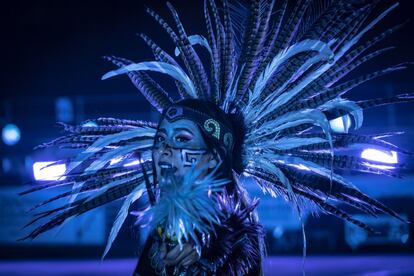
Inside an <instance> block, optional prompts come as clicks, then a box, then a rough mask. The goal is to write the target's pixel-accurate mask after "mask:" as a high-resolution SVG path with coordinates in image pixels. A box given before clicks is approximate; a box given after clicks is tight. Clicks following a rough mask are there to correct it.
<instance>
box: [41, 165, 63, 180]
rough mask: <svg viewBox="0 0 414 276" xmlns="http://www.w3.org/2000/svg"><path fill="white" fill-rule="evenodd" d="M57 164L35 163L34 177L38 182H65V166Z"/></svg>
mask: <svg viewBox="0 0 414 276" xmlns="http://www.w3.org/2000/svg"><path fill="white" fill-rule="evenodd" d="M53 163H56V162H53V161H52V162H35V163H34V164H33V175H34V178H35V179H36V180H41V181H42V180H45V181H47V180H64V179H65V178H66V177H65V176H63V175H64V174H65V171H66V165H65V164H55V165H52V164H53Z"/></svg>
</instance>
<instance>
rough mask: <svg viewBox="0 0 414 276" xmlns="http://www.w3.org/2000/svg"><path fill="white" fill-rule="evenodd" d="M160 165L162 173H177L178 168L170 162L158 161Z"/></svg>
mask: <svg viewBox="0 0 414 276" xmlns="http://www.w3.org/2000/svg"><path fill="white" fill-rule="evenodd" d="M158 167H159V168H160V172H161V175H166V173H175V172H176V171H177V168H176V167H174V166H173V165H172V164H170V163H168V162H158Z"/></svg>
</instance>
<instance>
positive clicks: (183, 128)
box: [174, 127, 194, 135]
mask: <svg viewBox="0 0 414 276" xmlns="http://www.w3.org/2000/svg"><path fill="white" fill-rule="evenodd" d="M174 130H175V131H182V130H184V131H187V132H189V133H191V134H192V135H194V134H193V132H192V131H191V130H190V129H188V128H186V127H177V128H174Z"/></svg>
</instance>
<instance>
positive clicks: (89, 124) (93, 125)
mask: <svg viewBox="0 0 414 276" xmlns="http://www.w3.org/2000/svg"><path fill="white" fill-rule="evenodd" d="M82 126H83V127H97V126H98V124H97V123H95V122H92V121H90V122H87V123H84V124H83V125H82Z"/></svg>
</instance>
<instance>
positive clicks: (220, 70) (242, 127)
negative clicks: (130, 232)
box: [26, 0, 414, 275]
mask: <svg viewBox="0 0 414 276" xmlns="http://www.w3.org/2000/svg"><path fill="white" fill-rule="evenodd" d="M249 3H250V4H251V5H250V6H248V5H244V4H243V2H237V4H232V5H229V3H227V1H226V0H224V1H223V7H222V9H218V8H217V6H216V4H215V1H213V0H209V1H205V5H204V14H205V19H206V29H207V33H206V37H204V36H201V35H191V36H188V35H187V32H186V30H185V29H184V27H183V24H182V23H181V21H180V19H179V16H178V14H177V12H176V11H175V9H174V8H173V7H172V6H171V5H170V4H167V5H168V8H169V10H170V12H171V15H172V19H173V20H174V22H175V24H174V27H175V28H172V27H171V26H170V25H169V24H168V23H167V22H166V21H165V20H164V19H163V18H161V17H160V16H159V15H158V14H156V13H155V12H153V11H152V10H149V9H148V10H147V11H148V13H149V15H150V16H151V17H153V18H154V19H155V21H156V22H158V23H159V24H160V26H161V27H162V28H163V29H164V30H165V31H166V34H167V35H168V37H169V38H171V41H172V42H173V43H174V45H175V47H176V49H175V54H176V55H177V56H179V57H180V58H181V59H182V65H181V64H179V63H178V62H177V61H176V60H175V59H174V58H173V57H172V56H170V55H169V54H168V53H167V52H166V51H164V50H163V49H161V48H160V47H159V46H158V45H157V44H155V43H154V42H153V41H152V40H151V39H149V38H148V37H147V36H146V35H144V34H142V35H141V37H142V38H143V40H144V41H145V42H146V43H147V44H148V45H149V46H150V48H151V49H152V51H153V53H154V56H155V59H156V60H155V61H150V62H140V63H134V62H132V61H129V60H126V59H123V58H117V57H109V58H108V59H109V60H110V61H112V62H113V63H114V64H115V65H117V66H119V67H120V68H119V69H118V70H114V71H111V72H109V73H107V74H105V75H104V76H103V79H107V78H110V77H113V76H117V75H120V74H127V75H128V76H129V78H130V79H131V80H132V82H133V83H134V85H135V86H136V87H137V88H138V89H139V90H140V91H141V92H142V94H143V95H144V96H145V97H146V99H147V100H148V101H149V102H150V103H151V104H152V106H153V107H155V108H156V109H157V110H158V111H159V112H160V113H161V114H162V117H161V121H160V123H159V124H154V123H149V122H143V121H134V120H120V119H112V118H100V119H97V120H93V122H94V123H95V124H96V125H97V126H96V127H89V126H85V125H80V126H68V125H64V127H65V129H66V130H67V131H69V132H70V134H69V135H67V136H64V137H61V138H58V139H56V140H54V141H52V142H51V143H48V144H45V145H44V146H50V145H55V146H60V147H62V146H63V147H74V148H81V149H82V152H81V153H80V154H79V155H78V156H77V157H76V158H74V159H71V160H68V163H69V164H68V169H67V172H66V179H64V180H61V181H57V182H53V183H50V184H46V185H44V186H43V187H40V188H36V189H32V190H31V191H34V190H39V189H42V188H49V187H54V186H62V185H68V186H69V187H72V188H71V189H70V190H69V191H68V192H66V193H63V194H62V195H60V196H58V197H55V198H53V199H51V200H48V201H46V202H44V203H43V204H47V203H48V202H50V201H53V200H55V199H57V198H61V197H68V198H69V202H68V203H67V204H65V205H63V206H62V207H60V208H55V209H52V210H49V211H45V212H42V213H39V214H37V216H36V218H35V219H34V220H33V221H37V220H40V219H42V218H45V217H50V216H52V217H51V218H50V219H49V220H48V221H47V222H46V223H44V224H43V225H42V226H40V227H38V228H36V229H35V230H34V231H32V232H31V233H30V234H29V235H28V236H27V237H26V238H35V237H36V236H37V235H39V234H41V233H43V232H45V231H47V230H49V229H51V228H53V227H55V226H57V225H60V224H62V223H63V222H64V221H65V220H67V219H68V218H71V217H74V216H77V215H80V214H82V213H84V212H87V211H89V210H91V209H94V208H96V207H99V206H101V205H103V204H106V203H108V202H111V201H113V200H117V199H120V198H122V199H124V201H123V206H122V207H121V209H120V211H119V214H118V216H117V219H116V221H115V222H114V225H113V227H112V229H111V233H110V235H109V238H108V243H107V247H106V249H105V252H104V255H106V254H107V252H108V250H109V248H110V246H111V244H112V242H113V241H114V239H115V237H116V235H117V233H118V231H119V229H120V227H121V226H122V224H123V222H124V220H125V218H126V216H127V215H128V212H129V208H130V206H131V204H132V203H134V202H135V201H137V200H138V199H142V198H144V197H143V195H148V202H149V203H148V207H147V208H145V209H144V210H138V211H136V212H134V214H135V215H136V216H137V224H138V225H140V226H142V227H144V226H147V227H150V228H151V229H152V230H153V233H152V234H151V236H150V238H149V239H148V242H147V243H146V246H145V248H144V252H143V254H142V255H141V258H140V262H139V263H138V266H137V269H136V273H138V274H143V275H147V274H161V275H162V274H164V275H165V274H168V275H174V274H180V273H188V274H189V275H196V274H203V273H204V274H207V275H211V274H213V275H214V274H218V275H222V274H226V275H227V274H229V275H240V274H251V275H254V274H259V273H261V261H262V257H263V252H264V247H263V242H262V237H263V234H262V228H261V226H260V225H259V224H258V222H257V220H256V218H255V215H254V208H255V206H256V205H257V202H256V201H254V202H250V201H249V200H248V199H247V196H246V194H245V192H244V186H243V184H242V183H241V182H240V181H239V180H240V179H241V176H243V177H250V178H251V179H252V180H254V182H255V183H257V185H259V186H260V188H261V189H262V190H263V192H268V193H270V194H271V195H272V196H274V197H276V196H282V197H284V198H285V199H286V200H287V201H289V202H290V203H291V204H292V206H293V208H294V209H295V210H297V212H298V215H299V217H300V216H301V213H302V211H303V210H304V209H305V210H308V208H309V209H310V210H315V208H316V209H319V210H320V211H322V212H325V213H329V214H332V215H335V216H337V217H339V218H341V219H344V220H346V221H348V222H350V223H353V224H355V225H357V226H359V227H361V228H363V229H365V230H367V231H374V230H373V229H371V227H369V226H368V225H367V224H365V223H364V222H362V221H359V220H357V219H355V218H353V217H351V216H350V215H349V214H347V213H346V212H344V211H343V210H342V209H341V208H340V207H339V206H337V205H336V203H338V202H340V203H345V204H347V205H350V206H352V207H354V208H356V209H358V210H360V211H362V212H365V213H368V214H375V213H376V212H384V213H386V214H389V215H391V216H394V217H396V218H398V219H401V220H403V219H402V218H401V217H400V216H399V215H398V214H396V213H395V212H393V211H392V210H391V209H389V208H387V207H386V206H384V205H383V204H381V203H380V202H378V201H376V200H374V199H373V198H370V197H369V196H367V195H365V194H364V193H362V192H361V191H359V190H358V188H357V187H355V186H353V185H352V184H350V183H349V182H348V181H347V180H346V179H344V178H343V177H341V175H340V174H339V173H340V172H342V171H344V170H348V171H349V170H350V171H360V172H368V173H375V174H386V175H390V176H395V175H396V173H395V172H394V169H397V168H398V167H399V166H400V165H399V164H393V165H392V166H390V164H384V163H382V162H381V161H372V160H365V159H362V158H360V157H359V156H360V151H361V145H362V146H364V147H367V146H369V147H372V146H374V147H375V148H379V149H382V150H383V151H391V150H392V151H396V152H399V153H401V154H405V153H407V152H406V151H404V150H402V149H400V148H398V147H396V146H394V145H392V144H390V143H388V142H386V141H383V140H381V137H382V136H376V135H360V134H355V133H349V132H350V131H351V129H350V124H345V125H344V133H335V132H334V130H333V129H331V126H330V123H329V121H330V120H333V119H335V118H338V117H342V118H343V119H345V120H343V121H345V122H348V121H351V120H352V119H353V127H354V128H355V129H357V128H359V127H361V125H362V118H363V110H364V109H365V108H370V107H374V106H377V105H383V104H387V103H396V102H408V101H412V100H413V98H414V97H413V95H409V94H404V95H398V96H395V97H391V98H388V99H368V100H366V101H359V102H354V101H351V100H347V99H344V98H343V96H344V94H345V93H346V92H348V91H349V90H351V89H352V88H354V87H355V86H357V85H359V84H361V83H363V82H365V81H367V80H370V79H373V78H375V77H378V76H381V75H383V74H385V73H389V72H393V71H396V70H400V69H403V68H405V65H404V64H402V65H401V64H399V65H397V66H393V67H389V68H386V69H383V70H379V71H377V72H374V73H371V74H367V75H364V76H361V77H358V78H356V79H351V80H348V81H346V82H343V83H340V84H338V81H340V80H341V79H342V78H343V77H344V76H346V75H347V74H348V73H349V72H350V71H352V70H353V69H354V68H356V67H357V66H359V65H360V64H362V63H364V62H366V61H368V60H369V59H371V58H373V57H375V56H378V55H380V54H382V53H383V52H384V51H382V50H379V51H373V52H372V53H369V54H364V52H366V51H367V50H368V49H369V48H370V47H371V46H372V45H374V44H375V43H377V42H378V41H380V40H382V39H384V38H385V37H387V35H389V34H391V33H392V32H393V31H395V30H396V29H397V27H395V28H391V29H389V30H387V31H386V32H384V33H382V34H380V35H378V36H376V37H374V38H372V39H370V40H366V41H363V40H362V38H363V36H364V34H365V33H366V32H367V31H369V30H370V29H371V28H372V27H373V26H374V25H375V24H377V23H378V22H379V21H380V20H381V19H383V18H384V17H385V16H386V15H387V14H388V13H389V12H391V10H393V9H394V8H395V7H396V6H397V4H394V5H393V6H391V7H390V8H389V9H387V10H386V11H384V12H383V13H381V14H379V15H378V16H375V15H373V16H371V17H372V18H373V19H372V20H371V21H367V19H371V17H368V15H370V14H371V15H372V13H373V12H374V11H375V7H376V4H377V1H374V2H372V1H326V5H320V1H296V2H295V1H292V2H291V3H288V2H287V1H280V2H279V1H277V3H275V1H270V0H269V1H267V0H257V1H249ZM196 47H201V49H200V50H205V53H206V54H207V57H208V58H207V60H206V61H207V62H205V60H204V62H203V61H202V59H201V55H199V53H198V52H197V51H196V49H197V48H196ZM197 50H199V49H197ZM208 67H209V70H206V68H208ZM148 72H158V73H163V74H166V75H168V76H170V77H171V78H172V79H173V80H174V82H175V85H176V88H177V92H178V96H179V97H178V99H173V98H172V94H173V93H170V94H168V93H167V92H165V90H164V89H163V88H162V85H161V84H160V83H157V82H156V81H155V80H154V79H153V78H152V77H151V76H150V75H149V74H148ZM114 160H116V162H114ZM131 162H132V163H131ZM383 165H387V166H383ZM28 192H30V191H28ZM40 205H42V204H40ZM302 226H303V225H302ZM303 232H304V231H303ZM177 246H178V247H177Z"/></svg>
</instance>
